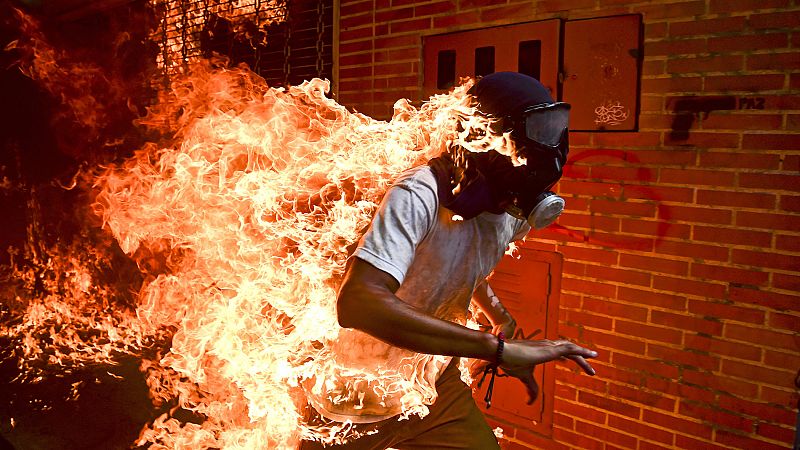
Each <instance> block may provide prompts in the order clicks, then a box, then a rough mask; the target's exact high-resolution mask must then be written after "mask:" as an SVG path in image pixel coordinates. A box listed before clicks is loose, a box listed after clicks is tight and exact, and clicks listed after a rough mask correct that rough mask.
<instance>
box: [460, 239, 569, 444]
mask: <svg viewBox="0 0 800 450" xmlns="http://www.w3.org/2000/svg"><path fill="white" fill-rule="evenodd" d="M520 253H521V258H518V259H517V258H512V257H510V256H505V257H503V259H502V261H501V262H500V264H498V266H497V268H496V269H495V271H494V273H493V274H492V276H491V278H490V284H491V286H492V289H493V290H494V291H495V293H496V294H497V296H498V297H499V298H500V300H501V301H502V303H503V305H505V307H506V308H507V309H508V310H509V311H510V312H511V314H513V316H514V318H515V319H516V320H517V327H518V328H517V332H516V333H515V336H514V337H515V338H518V339H520V338H524V339H557V336H558V330H557V329H556V328H557V325H558V299H559V291H560V287H561V286H560V285H561V282H560V278H561V262H562V256H561V254H560V253H553V252H543V251H537V250H531V249H527V248H524V247H523V248H522V249H520ZM553 371H554V367H553V365H552V363H551V364H545V365H540V366H538V367H537V368H536V369H535V370H534V378H535V379H536V382H537V383H538V384H539V396H538V398H537V399H536V401H534V403H533V404H531V405H528V404H527V401H528V393H527V391H526V389H525V387H524V386H523V385H522V383H520V382H519V380H517V379H515V378H509V377H498V378H497V379H496V380H495V386H494V394H493V396H492V407H491V408H490V409H489V410H485V414H486V415H487V416H488V418H490V419H492V418H494V419H498V422H501V423H502V422H506V423H510V424H512V425H514V426H515V427H517V428H524V429H528V430H533V431H536V432H538V433H540V434H544V435H549V434H551V432H552V411H553V389H554V387H555V383H554V379H553ZM487 384H488V380H487V381H484V385H483V386H482V388H481V389H480V390H477V391H475V393H474V398H475V401H476V402H477V403H478V405H480V406H481V407H483V406H484V405H485V403H483V397H484V395H485V392H486V385H487Z"/></svg>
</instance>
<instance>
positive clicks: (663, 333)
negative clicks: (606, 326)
mask: <svg viewBox="0 0 800 450" xmlns="http://www.w3.org/2000/svg"><path fill="white" fill-rule="evenodd" d="M614 331H616V332H617V333H621V334H626V335H629V336H634V337H638V338H639V339H643V340H648V341H659V342H666V343H668V344H680V343H681V341H682V340H683V332H682V331H681V330H680V329H674V328H669V327H659V326H654V325H646V324H643V323H639V322H629V321H627V320H620V319H617V320H616V321H615V322H614Z"/></svg>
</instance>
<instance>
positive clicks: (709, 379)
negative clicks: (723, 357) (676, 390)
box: [682, 369, 759, 398]
mask: <svg viewBox="0 0 800 450" xmlns="http://www.w3.org/2000/svg"><path fill="white" fill-rule="evenodd" d="M682 379H683V382H685V383H690V384H693V385H695V386H701V387H703V388H708V389H713V390H715V391H719V392H723V393H725V394H730V395H737V396H741V397H750V398H755V397H756V396H757V395H758V391H759V386H758V385H757V384H755V383H753V382H751V381H752V380H737V379H736V378H731V377H727V376H723V375H715V374H710V373H708V372H698V371H694V370H690V369H685V370H683V373H682Z"/></svg>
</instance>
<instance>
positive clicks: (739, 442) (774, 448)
mask: <svg viewBox="0 0 800 450" xmlns="http://www.w3.org/2000/svg"><path fill="white" fill-rule="evenodd" d="M714 441H715V442H719V443H720V444H723V445H727V446H728V448H757V449H758V450H779V449H781V450H784V449H786V446H784V445H777V444H773V443H770V442H766V441H763V440H761V439H758V438H753V437H749V436H743V435H740V434H734V433H730V432H728V431H725V430H717V434H716V435H715V436H714Z"/></svg>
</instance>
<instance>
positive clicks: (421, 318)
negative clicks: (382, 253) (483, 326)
mask: <svg viewBox="0 0 800 450" xmlns="http://www.w3.org/2000/svg"><path fill="white" fill-rule="evenodd" d="M398 288H399V285H398V283H397V280H395V279H394V277H392V276H391V275H389V274H388V273H386V272H384V271H382V270H380V269H378V268H376V267H374V266H372V265H371V264H369V263H367V262H365V261H363V260H361V259H358V258H355V259H354V261H353V262H352V264H351V265H350V267H349V268H348V270H347V273H346V274H345V278H344V282H343V284H342V287H341V289H340V291H339V298H338V302H337V313H338V318H339V324H340V325H341V326H342V327H345V328H356V329H359V330H361V331H364V332H366V333H367V334H370V335H372V336H374V337H376V338H378V339H381V340H383V341H385V342H388V343H389V344H392V345H395V346H397V347H403V348H406V349H409V350H412V351H415V352H418V353H426V354H431V355H448V356H460V357H467V358H478V359H484V360H488V361H491V360H493V359H494V358H495V352H496V349H497V338H496V337H494V336H493V335H491V334H490V333H484V332H481V331H476V330H471V329H469V328H466V327H463V326H461V325H458V324H455V323H452V322H448V321H446V320H441V319H437V318H435V317H433V316H430V315H428V314H425V313H423V312H422V311H419V310H417V309H415V308H413V307H411V306H410V305H408V304H406V303H405V302H403V301H402V300H400V299H399V298H397V296H395V295H394V293H395V292H397V289H398Z"/></svg>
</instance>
